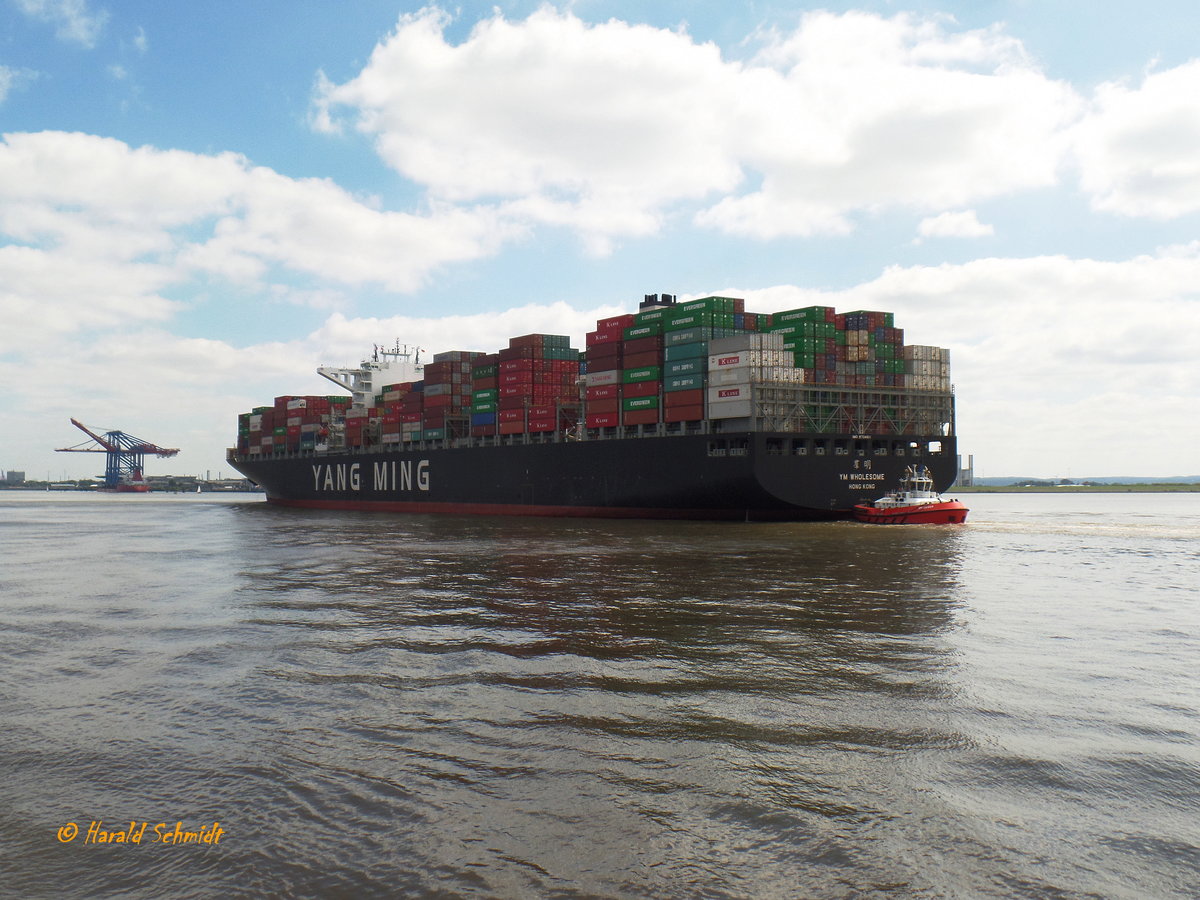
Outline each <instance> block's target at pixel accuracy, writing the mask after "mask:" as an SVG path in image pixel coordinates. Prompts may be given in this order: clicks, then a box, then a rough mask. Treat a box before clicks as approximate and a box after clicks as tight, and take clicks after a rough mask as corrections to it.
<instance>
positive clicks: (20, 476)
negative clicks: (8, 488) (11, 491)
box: [0, 469, 25, 484]
mask: <svg viewBox="0 0 1200 900" xmlns="http://www.w3.org/2000/svg"><path fill="white" fill-rule="evenodd" d="M0 480H2V481H3V482H4V483H5V484H24V483H25V473H24V472H18V471H16V470H15V469H9V470H8V471H7V472H5V473H4V477H3V479H0Z"/></svg>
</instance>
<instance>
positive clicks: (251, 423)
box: [237, 396, 350, 456]
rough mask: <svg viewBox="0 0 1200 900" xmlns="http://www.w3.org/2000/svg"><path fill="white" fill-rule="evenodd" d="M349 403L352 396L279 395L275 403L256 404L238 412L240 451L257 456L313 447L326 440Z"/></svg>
mask: <svg viewBox="0 0 1200 900" xmlns="http://www.w3.org/2000/svg"><path fill="white" fill-rule="evenodd" d="M349 406H350V398H349V397H307V396H306V397H294V396H283V397H276V398H275V404H274V405H273V406H256V407H255V408H254V409H252V410H251V411H250V412H248V413H242V414H241V415H240V416H238V442H237V445H238V451H239V452H241V453H247V454H253V455H256V456H257V455H261V454H264V453H274V452H275V451H277V450H312V449H314V448H315V447H316V445H317V444H321V443H324V442H325V440H326V438H327V437H328V435H329V431H330V427H331V426H332V425H333V424H335V423H340V422H341V421H342V419H343V418H344V417H345V415H346V411H347V409H348V408H349Z"/></svg>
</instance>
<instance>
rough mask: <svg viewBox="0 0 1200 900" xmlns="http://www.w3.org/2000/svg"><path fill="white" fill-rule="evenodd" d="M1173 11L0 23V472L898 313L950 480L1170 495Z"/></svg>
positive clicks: (82, 10)
mask: <svg viewBox="0 0 1200 900" xmlns="http://www.w3.org/2000/svg"><path fill="white" fill-rule="evenodd" d="M1197 34H1200V6H1197V5H1196V4H1195V3H1194V0H1150V2H1138V3H1134V2H1118V0H1093V2H1089V3H1087V4H1081V3H1078V2H1074V0H1070V2H1068V0H973V2H948V0H942V2H920V0H914V2H912V3H903V2H886V0H873V2H865V0H864V2H859V3H841V2H830V3H826V4H823V5H819V6H818V5H808V4H804V3H782V2H765V0H749V2H721V3H705V2H686V3H685V2H676V0H664V2H658V3H654V4H646V3H641V2H638V3H635V2H621V0H613V2H603V0H578V2H573V3H572V2H560V3H556V4H554V3H544V4H543V3H533V2H500V3H496V2H494V0H493V2H488V3H482V2H473V0H467V2H460V3H457V4H454V5H449V4H447V5H444V6H433V5H430V6H422V5H418V4H409V3H403V2H387V3H385V2H377V0H356V2H355V3H351V4H341V3H326V2H315V0H287V2H282V0H256V2H254V3H232V2H214V3H207V4H178V3H161V2H156V0H126V2H112V0H110V2H102V0H0V430H2V433H3V435H4V440H3V443H2V444H0V470H4V471H7V470H21V471H24V472H25V473H26V476H27V477H28V478H31V479H34V478H36V479H41V478H46V477H50V478H53V479H59V478H63V477H66V478H79V477H86V476H90V475H96V474H99V472H100V471H102V462H103V460H102V458H101V457H100V456H88V455H84V454H61V453H58V454H56V453H55V452H54V450H55V448H58V447H67V446H72V445H75V444H78V443H80V442H81V441H83V440H85V438H84V436H83V435H82V434H81V433H79V432H77V431H76V430H75V429H74V428H73V427H72V426H71V425H70V422H69V419H70V418H71V417H74V418H77V419H79V420H80V421H82V422H84V423H86V424H88V425H91V426H95V427H97V428H99V429H103V430H107V429H110V428H115V429H121V430H124V431H126V432H129V433H131V434H134V435H137V436H138V437H140V438H144V439H146V440H149V441H152V442H154V443H157V444H159V445H161V446H165V447H173V448H176V447H177V448H180V453H179V455H178V456H177V457H175V458H174V459H170V460H151V461H150V462H149V463H148V465H147V471H148V474H151V475H158V474H199V475H205V474H209V475H211V476H213V477H216V476H217V475H218V474H225V475H232V474H233V472H232V471H231V468H230V466H229V465H228V464H227V463H226V461H225V458H224V455H225V448H226V447H227V446H229V445H230V444H231V443H233V441H234V439H235V435H236V419H237V415H238V413H241V412H246V411H249V410H250V409H251V408H252V407H254V406H260V405H269V404H270V403H271V402H272V400H273V398H274V397H275V396H277V395H281V394H329V393H334V392H336V389H335V388H334V386H333V385H332V384H330V383H329V382H327V381H325V380H323V379H322V378H320V377H319V376H317V375H316V374H315V370H316V368H317V367H318V366H320V365H350V364H355V363H357V362H358V361H359V360H361V359H363V358H364V357H365V356H366V355H369V352H370V350H371V347H372V346H373V345H374V344H377V343H379V344H388V345H391V344H392V343H395V342H397V341H399V342H400V343H403V344H408V345H410V346H413V345H415V346H420V347H422V348H424V349H425V350H426V351H427V353H434V352H439V351H442V350H481V351H488V352H494V351H495V350H497V349H499V348H500V347H504V346H506V345H507V341H508V338H509V337H511V336H513V335H518V334H525V333H529V332H545V333H553V334H569V335H571V336H572V337H573V338H574V346H577V347H582V346H583V339H584V335H585V333H586V332H587V331H590V330H593V329H594V327H595V322H596V320H597V319H599V318H604V317H608V316H612V315H616V314H619V313H624V312H634V311H636V309H637V304H638V302H639V301H640V300H641V298H642V297H643V295H645V294H648V293H660V292H667V293H672V294H676V295H677V296H678V297H680V298H681V299H683V298H691V297H701V296H708V295H711V294H718V295H721V296H735V297H742V298H745V301H746V308H747V310H748V311H753V312H774V311H777V310H783V309H791V308H795V307H799V306H807V305H812V304H822V305H828V306H834V307H835V308H837V309H838V311H840V312H846V311H850V310H857V309H871V310H884V311H890V312H893V313H894V314H895V320H896V324H897V326H898V327H901V328H903V329H904V330H905V340H906V341H907V342H908V343H915V344H932V345H936V346H941V347H947V348H949V349H950V351H951V362H952V377H953V381H954V384H955V390H956V395H957V413H958V418H957V422H958V435H959V450H960V452H962V453H963V454H972V455H974V457H975V468H976V475H982V476H1003V475H1025V476H1037V477H1074V478H1079V477H1086V476H1090V475H1095V476H1101V475H1108V476H1117V475H1131V476H1141V477H1147V476H1156V475H1161V476H1172V475H1193V474H1200V401H1198V398H1200V42H1198V41H1197V40H1196V35H1197Z"/></svg>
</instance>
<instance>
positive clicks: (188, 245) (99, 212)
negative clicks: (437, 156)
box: [0, 132, 520, 306]
mask: <svg viewBox="0 0 1200 900" xmlns="http://www.w3.org/2000/svg"><path fill="white" fill-rule="evenodd" d="M518 234H520V230H518V229H516V228H514V227H512V226H510V224H505V223H504V222H500V221H498V218H497V214H496V211H494V210H490V209H478V210H476V209H469V208H461V209H460V208H450V206H446V205H444V204H443V205H439V206H434V208H431V210H430V211H428V212H427V214H425V215H414V214H407V212H390V211H384V210H379V209H376V208H374V204H373V203H372V202H366V200H361V199H359V198H355V197H353V196H352V194H349V193H347V192H346V191H343V190H342V188H341V187H338V186H336V185H335V184H334V182H331V181H329V180H325V179H290V178H287V176H283V175H280V174H278V173H276V172H272V170H270V169H266V168H262V167H252V166H251V164H250V163H248V162H247V161H246V160H245V158H244V157H241V156H238V155H235V154H220V155H216V156H205V155H200V154H190V152H184V151H178V150H158V149H155V148H131V146H128V145H127V144H124V143H121V142H119V140H114V139H108V138H100V137H94V136H89V134H67V133H61V132H42V133H36V134H8V136H5V140H4V143H0V238H7V239H8V241H10V244H11V246H8V247H5V248H4V250H5V251H7V256H6V257H4V260H5V264H6V265H10V266H19V268H22V269H23V270H25V269H29V266H30V265H32V263H31V259H36V260H40V262H38V263H37V265H40V266H42V268H44V269H46V270H47V271H53V270H55V269H59V270H61V271H64V272H71V271H76V270H83V269H89V268H95V269H104V270H106V271H107V270H108V269H110V268H113V266H127V268H128V270H130V271H131V272H133V275H132V277H131V284H132V286H134V287H136V286H144V287H146V289H148V290H150V292H151V293H154V292H161V290H166V289H167V288H168V287H169V286H170V284H176V286H178V284H180V283H182V282H185V281H186V280H187V278H190V277H191V275H192V274H194V272H197V271H202V272H209V274H216V275H220V276H224V277H229V278H233V280H240V281H246V282H254V281H257V280H262V278H264V277H266V274H268V272H269V271H270V270H271V268H272V266H283V268H284V269H287V270H289V271H290V272H294V274H301V275H306V276H312V277H314V278H318V280H319V281H323V282H332V283H341V284H353V286H361V284H380V286H383V287H385V288H388V289H391V290H412V289H414V288H416V287H419V286H420V284H421V283H422V282H424V280H425V278H426V277H427V276H428V274H430V272H431V271H432V270H433V269H436V268H437V266H439V265H443V264H445V263H449V262H461V260H464V259H475V258H479V257H481V256H485V254H488V253H492V252H494V251H496V248H497V247H498V246H499V245H500V242H502V241H504V240H508V239H512V238H515V236H518ZM18 251H20V252H18ZM139 271H152V272H154V278H152V282H154V283H152V284H149V283H148V282H145V280H144V278H143V277H140V276H138V275H137V272H139ZM107 283H108V278H101V280H98V281H97V284H107ZM80 287H82V288H83V289H82V292H80V294H79V295H78V296H77V298H76V300H74V301H73V302H76V304H78V305H80V306H89V305H91V304H92V302H94V298H92V294H94V292H91V290H89V289H88V288H86V284H82V286H80ZM8 289H10V290H13V288H11V286H10V288H8ZM127 293H130V294H131V302H134V304H136V302H138V296H137V295H136V293H134V292H133V290H132V289H131V290H130V292H127ZM40 296H43V298H44V294H42V295H40ZM61 300H62V301H66V298H61Z"/></svg>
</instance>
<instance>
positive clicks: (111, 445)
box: [56, 419, 179, 493]
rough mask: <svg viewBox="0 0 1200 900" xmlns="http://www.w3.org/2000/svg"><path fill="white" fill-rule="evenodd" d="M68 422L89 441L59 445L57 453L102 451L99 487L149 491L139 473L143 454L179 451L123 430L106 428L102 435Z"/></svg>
mask: <svg viewBox="0 0 1200 900" xmlns="http://www.w3.org/2000/svg"><path fill="white" fill-rule="evenodd" d="M71 424H72V425H74V426H75V427H76V428H78V429H79V430H80V431H82V432H83V433H84V434H86V435H87V436H88V437H90V438H91V441H90V442H85V443H83V444H76V445H75V446H74V447H60V448H58V450H57V451H56V452H58V453H103V454H105V465H104V486H103V487H102V488H101V490H105V491H134V492H138V493H144V492H145V491H148V490H150V485H148V484H147V483H146V479H145V478H144V477H143V475H142V469H143V464H144V460H145V457H146V454H147V453H150V454H152V455H154V456H161V457H167V456H174V455H175V454H176V453H178V452H179V451H178V450H170V449H167V448H166V447H159V446H158V445H157V444H152V443H150V442H149V441H144V440H142V439H141V438H136V437H134V436H133V435H130V434H126V433H125V432H123V431H115V430H113V431H106V432H105V433H104V435H103V436H101V435H99V434H96V432H94V431H92V430H91V429H90V428H88V427H87V426H86V425H84V424H82V423H81V422H78V421H77V420H75V419H72V420H71Z"/></svg>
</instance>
